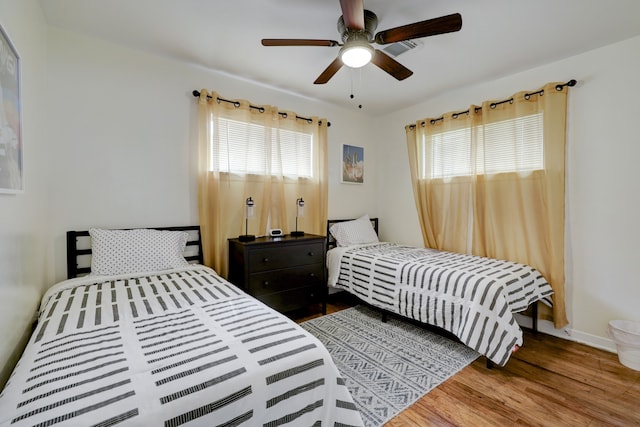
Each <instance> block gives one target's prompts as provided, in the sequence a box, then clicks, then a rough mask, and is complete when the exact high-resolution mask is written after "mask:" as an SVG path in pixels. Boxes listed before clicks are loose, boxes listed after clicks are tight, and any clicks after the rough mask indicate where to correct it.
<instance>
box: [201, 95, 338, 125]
mask: <svg viewBox="0 0 640 427" xmlns="http://www.w3.org/2000/svg"><path fill="white" fill-rule="evenodd" d="M191 93H192V94H193V96H194V97H196V98H199V97H200V91H199V90H194V91H193V92H191ZM207 98H208V99H211V98H212V97H211V95H207ZM216 101H218V102H228V103H229V104H233V105H234V106H235V107H236V108H238V107H240V103H239V102H238V101H231V100H230V99H224V98H220V97H218V98H216ZM249 108H251V109H253V110H258V111H260V112H261V113H264V107H257V106H255V105H249ZM278 114H280V115H281V116H282V117H284V118H285V119H286V118H287V113H285V112H284V111H278ZM296 119H300V120H305V121H306V122H307V123H311V122H313V119H310V118H309V117H301V116H298V115H296ZM318 123H319V124H322V121H320V122H318ZM327 126H331V122H329V121H328V122H327Z"/></svg>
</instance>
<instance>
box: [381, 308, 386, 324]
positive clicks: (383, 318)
mask: <svg viewBox="0 0 640 427" xmlns="http://www.w3.org/2000/svg"><path fill="white" fill-rule="evenodd" d="M382 323H387V312H386V311H383V312H382Z"/></svg>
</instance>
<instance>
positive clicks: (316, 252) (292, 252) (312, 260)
mask: <svg viewBox="0 0 640 427" xmlns="http://www.w3.org/2000/svg"><path fill="white" fill-rule="evenodd" d="M323 260H324V246H323V243H307V244H302V245H300V244H289V245H285V246H281V247H276V248H259V249H253V250H251V251H250V252H249V265H250V266H251V272H252V273H256V272H260V271H268V270H276V269H280V268H286V267H290V266H292V265H306V264H322V263H323Z"/></svg>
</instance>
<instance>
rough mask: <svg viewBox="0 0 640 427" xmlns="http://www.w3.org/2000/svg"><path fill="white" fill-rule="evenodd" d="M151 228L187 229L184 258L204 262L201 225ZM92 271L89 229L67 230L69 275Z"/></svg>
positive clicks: (157, 228)
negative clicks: (187, 235) (187, 236)
mask: <svg viewBox="0 0 640 427" xmlns="http://www.w3.org/2000/svg"><path fill="white" fill-rule="evenodd" d="M149 228H150V229H152V230H171V231H186V232H187V233H189V238H188V240H187V246H186V247H185V250H184V258H185V259H186V260H187V261H188V262H190V263H198V264H204V255H203V253H202V238H201V236H200V226H199V225H188V226H181V227H149ZM90 272H91V237H90V236H89V231H88V230H83V231H67V277H68V278H69V279H73V278H74V277H78V276H81V275H83V274H89V273H90Z"/></svg>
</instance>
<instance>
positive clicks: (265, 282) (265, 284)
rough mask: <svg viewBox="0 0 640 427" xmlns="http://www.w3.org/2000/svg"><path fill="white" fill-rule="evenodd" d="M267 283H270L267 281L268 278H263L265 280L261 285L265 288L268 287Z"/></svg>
mask: <svg viewBox="0 0 640 427" xmlns="http://www.w3.org/2000/svg"><path fill="white" fill-rule="evenodd" d="M269 285H270V283H269V281H268V280H265V281H264V282H263V283H262V286H263V287H265V288H268V287H269Z"/></svg>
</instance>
